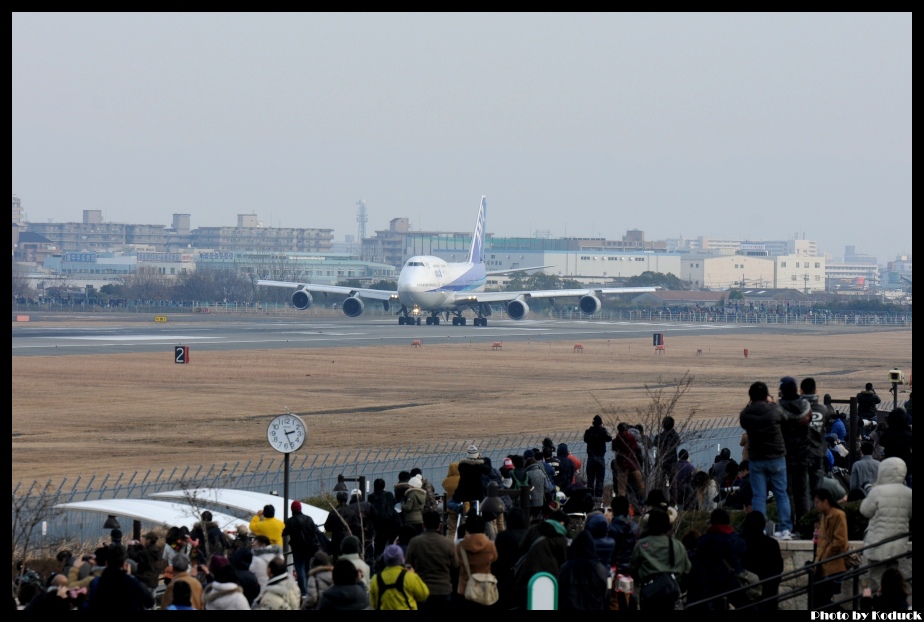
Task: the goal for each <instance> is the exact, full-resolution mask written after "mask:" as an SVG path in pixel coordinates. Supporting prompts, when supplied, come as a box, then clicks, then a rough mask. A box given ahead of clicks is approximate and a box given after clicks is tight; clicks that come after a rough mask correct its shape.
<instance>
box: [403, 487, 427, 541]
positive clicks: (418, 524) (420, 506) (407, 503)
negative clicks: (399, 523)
mask: <svg viewBox="0 0 924 622" xmlns="http://www.w3.org/2000/svg"><path fill="white" fill-rule="evenodd" d="M408 486H409V487H408V489H407V492H405V493H404V501H402V502H401V515H402V516H403V517H404V524H405V525H410V526H411V527H413V528H414V531H416V532H417V533H421V532H422V531H423V511H424V506H426V504H427V493H426V492H425V491H424V489H423V478H422V477H421V476H420V475H415V476H414V477H412V478H411V479H410V481H409V482H408Z"/></svg>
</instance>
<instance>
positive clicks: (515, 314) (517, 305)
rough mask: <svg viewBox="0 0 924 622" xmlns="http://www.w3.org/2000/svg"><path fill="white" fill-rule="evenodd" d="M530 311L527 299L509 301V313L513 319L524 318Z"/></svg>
mask: <svg viewBox="0 0 924 622" xmlns="http://www.w3.org/2000/svg"><path fill="white" fill-rule="evenodd" d="M527 313H529V305H528V304H526V301H525V300H511V301H510V302H508V303H507V315H508V316H510V319H512V320H522V319H523V318H524V317H526V314H527Z"/></svg>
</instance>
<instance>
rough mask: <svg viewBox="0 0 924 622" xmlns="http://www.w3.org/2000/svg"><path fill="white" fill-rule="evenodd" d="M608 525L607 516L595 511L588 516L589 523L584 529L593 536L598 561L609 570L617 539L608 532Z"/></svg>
mask: <svg viewBox="0 0 924 622" xmlns="http://www.w3.org/2000/svg"><path fill="white" fill-rule="evenodd" d="M608 527H609V525H608V523H607V522H606V517H605V516H604V515H603V514H600V513H599V512H594V513H593V514H591V515H590V516H588V517H587V524H586V525H585V526H584V531H586V532H588V533H589V534H590V536H591V537H592V538H593V545H594V547H595V549H596V552H597V553H596V556H597V561H599V562H600V563H601V564H603V565H604V566H605V567H606V568H607V570H609V567H610V561H611V560H612V559H613V553H614V552H615V551H616V541H615V540H613V538H612V537H610V535H609V533H607V530H608ZM569 555H570V553H569Z"/></svg>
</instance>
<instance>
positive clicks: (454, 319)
mask: <svg viewBox="0 0 924 622" xmlns="http://www.w3.org/2000/svg"><path fill="white" fill-rule="evenodd" d="M452 325H453V326H458V325H459V318H458V316H454V317H453V318H452Z"/></svg>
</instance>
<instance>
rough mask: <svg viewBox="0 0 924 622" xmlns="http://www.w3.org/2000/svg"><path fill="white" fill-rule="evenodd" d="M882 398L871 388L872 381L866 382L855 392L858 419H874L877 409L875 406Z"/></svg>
mask: <svg viewBox="0 0 924 622" xmlns="http://www.w3.org/2000/svg"><path fill="white" fill-rule="evenodd" d="M881 401H882V400H881V399H880V398H879V396H878V395H876V391H875V389H873V383H872V382H867V383H866V388H864V389H863V390H862V391H860V392H859V393H857V416H858V417H859V418H860V419H872V420H873V421H876V414H877V412H878V411H877V409H876V406H878V405H879V403H880V402H881Z"/></svg>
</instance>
